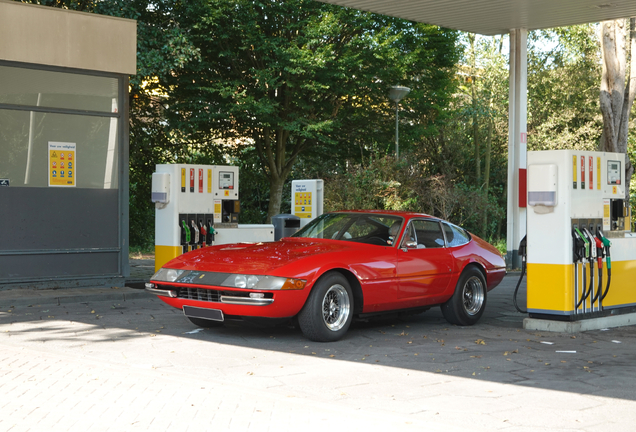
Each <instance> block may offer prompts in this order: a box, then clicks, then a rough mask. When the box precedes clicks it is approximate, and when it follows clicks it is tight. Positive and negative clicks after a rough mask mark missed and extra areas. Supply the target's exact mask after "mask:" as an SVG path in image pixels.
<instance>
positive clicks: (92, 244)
mask: <svg viewBox="0 0 636 432" xmlns="http://www.w3.org/2000/svg"><path fill="white" fill-rule="evenodd" d="M0 221H1V223H0V257H1V256H3V255H5V254H7V252H9V251H15V252H16V253H18V254H19V251H36V250H48V251H57V250H64V249H95V248H109V249H116V248H119V191H118V190H117V189H76V188H12V187H0ZM10 254H11V253H10ZM0 279H2V274H0Z"/></svg>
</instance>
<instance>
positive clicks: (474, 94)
mask: <svg viewBox="0 0 636 432" xmlns="http://www.w3.org/2000/svg"><path fill="white" fill-rule="evenodd" d="M468 37H469V39H470V45H471V50H472V57H473V58H472V65H471V67H470V75H471V76H470V89H471V93H472V105H473V143H474V145H475V180H476V181H475V184H476V185H477V186H479V185H480V184H481V157H480V152H479V124H478V122H477V90H476V82H475V81H476V79H477V76H476V75H477V71H476V69H477V67H476V63H477V61H476V57H477V52H476V51H475V34H474V33H471V34H470V35H469V36H468Z"/></svg>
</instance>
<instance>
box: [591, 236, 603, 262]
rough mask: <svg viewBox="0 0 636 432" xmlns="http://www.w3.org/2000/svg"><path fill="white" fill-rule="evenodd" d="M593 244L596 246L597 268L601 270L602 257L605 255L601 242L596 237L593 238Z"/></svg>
mask: <svg viewBox="0 0 636 432" xmlns="http://www.w3.org/2000/svg"><path fill="white" fill-rule="evenodd" d="M593 239H594V243H595V244H596V261H597V263H598V268H599V269H602V268H603V257H604V256H605V254H604V253H603V242H602V241H601V239H599V238H598V235H596V236H594V237H593Z"/></svg>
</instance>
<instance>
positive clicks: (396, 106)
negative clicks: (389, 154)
mask: <svg viewBox="0 0 636 432" xmlns="http://www.w3.org/2000/svg"><path fill="white" fill-rule="evenodd" d="M399 104H400V103H399V102H396V103H395V158H396V159H398V158H399V157H400V140H399V135H398V127H399V126H398V124H399V122H398V115H399V114H398V113H399V110H398V105H399Z"/></svg>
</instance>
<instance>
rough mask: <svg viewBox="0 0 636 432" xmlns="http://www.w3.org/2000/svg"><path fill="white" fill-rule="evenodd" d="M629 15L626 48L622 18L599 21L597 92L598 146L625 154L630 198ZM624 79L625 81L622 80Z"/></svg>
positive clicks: (633, 85)
mask: <svg viewBox="0 0 636 432" xmlns="http://www.w3.org/2000/svg"><path fill="white" fill-rule="evenodd" d="M635 21H636V20H635V19H634V18H631V19H630V20H629V23H630V32H629V48H628V47H627V43H626V42H627V34H626V32H627V29H626V22H625V20H616V21H604V22H603V23H601V27H600V31H601V35H600V40H601V53H602V55H603V71H602V75H601V92H600V96H599V100H600V107H601V113H602V115H603V134H602V136H601V141H600V143H599V150H601V151H607V152H614V153H624V154H625V185H626V187H625V199H626V200H629V195H630V193H629V185H630V183H631V178H632V174H633V173H634V167H633V166H632V163H631V161H630V160H629V155H628V154H627V137H628V127H629V115H630V112H631V109H632V105H633V103H634V96H636V58H635V55H636V31H635V29H634V25H635ZM628 58H629V59H630V63H631V64H630V68H629V70H630V76H629V77H627V80H626V79H625V76H626V70H627V59H628ZM626 81H627V84H626V83H625V82H626Z"/></svg>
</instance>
